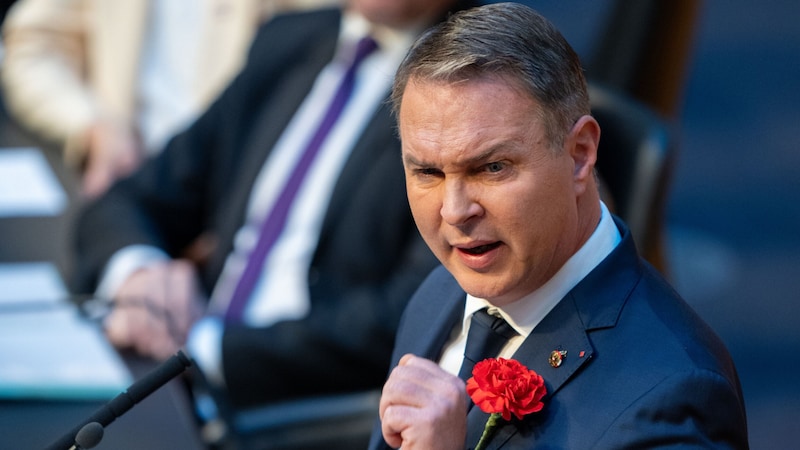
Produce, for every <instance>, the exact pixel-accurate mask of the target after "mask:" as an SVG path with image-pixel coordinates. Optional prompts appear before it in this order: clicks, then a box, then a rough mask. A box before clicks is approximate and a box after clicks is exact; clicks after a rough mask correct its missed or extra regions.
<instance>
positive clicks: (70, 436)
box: [47, 350, 192, 450]
mask: <svg viewBox="0 0 800 450" xmlns="http://www.w3.org/2000/svg"><path fill="white" fill-rule="evenodd" d="M191 365H192V363H191V361H190V360H189V358H188V357H187V356H186V355H185V354H184V353H183V352H182V351H180V350H178V353H176V354H174V355H172V356H171V357H169V359H167V360H166V361H164V362H163V363H161V364H160V365H159V366H158V367H156V368H155V369H153V370H152V371H150V372H149V373H148V374H147V375H145V376H144V377H142V378H141V379H140V380H139V381H136V382H135V383H133V384H132V385H130V387H128V389H127V390H126V391H125V392H122V393H120V394H119V395H117V396H116V397H114V398H113V399H111V401H109V402H108V403H106V404H105V405H104V406H102V407H101V408H100V409H98V410H97V411H95V413H94V414H92V415H91V416H90V417H89V418H88V419H86V420H84V421H83V422H81V423H80V424H79V425H78V426H76V427H75V428H73V429H72V430H70V431H69V432H68V433H67V434H65V435H63V436H61V438H60V439H58V440H57V441H55V442H54V443H52V444H50V446H49V447H47V449H48V450H66V449H73V448H82V447H81V446H80V445H79V444H80V443H77V442H76V437H77V435H78V434H79V433H80V432H81V431H82V430H83V429H84V427H86V426H87V425H88V424H90V423H92V422H96V423H97V424H99V425H100V427H101V428H105V427H107V426H108V425H109V424H111V422H113V421H114V420H116V418H117V417H120V416H122V415H123V414H125V413H126V412H127V411H128V410H129V409H131V408H132V407H133V405H135V404H136V403H139V402H140V401H142V400H144V399H145V398H146V397H147V396H148V395H150V394H152V393H153V392H155V391H156V390H157V389H159V388H160V387H161V386H163V385H165V384H167V382H168V381H170V380H171V379H173V378H175V377H176V376H178V375H180V374H181V373H182V372H183V371H185V370H186V369H187V368H188V367H189V366H191ZM84 433H86V431H84ZM100 438H102V432H101V433H100ZM98 442H99V439H98ZM95 445H97V443H95ZM87 448H91V447H87Z"/></svg>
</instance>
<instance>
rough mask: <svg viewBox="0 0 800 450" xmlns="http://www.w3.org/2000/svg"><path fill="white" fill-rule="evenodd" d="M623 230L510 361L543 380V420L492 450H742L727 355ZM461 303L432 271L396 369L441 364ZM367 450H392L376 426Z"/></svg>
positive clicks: (741, 422)
mask: <svg viewBox="0 0 800 450" xmlns="http://www.w3.org/2000/svg"><path fill="white" fill-rule="evenodd" d="M617 225H618V227H619V228H620V230H621V232H622V234H623V238H622V242H621V243H620V245H619V246H618V247H617V248H616V249H615V250H614V251H613V252H612V253H611V254H610V255H609V256H608V257H607V258H606V259H605V260H604V261H603V262H602V263H601V264H600V265H599V266H598V267H596V268H595V269H594V270H593V271H592V272H591V273H590V274H589V275H588V276H587V277H586V278H585V279H584V280H582V281H581V282H580V283H579V284H578V285H577V286H576V287H575V288H574V289H572V291H570V293H569V294H567V296H566V297H564V298H563V299H562V300H561V302H560V303H559V304H558V305H557V306H556V307H555V308H554V309H553V310H552V311H551V312H550V313H549V314H548V315H547V316H546V317H545V318H544V319H543V320H542V322H541V323H540V324H539V325H538V326H537V327H536V328H535V329H534V330H533V332H532V333H531V335H530V336H529V337H528V338H527V339H526V340H525V341H524V343H523V344H522V346H521V347H520V349H519V350H518V351H517V352H516V354H515V355H514V358H515V359H517V360H519V361H520V362H521V363H522V364H524V365H526V366H527V367H528V368H530V369H532V370H535V371H536V372H538V373H539V374H540V375H541V376H542V377H543V378H544V380H545V384H546V387H547V391H548V394H547V396H546V397H545V399H544V403H545V406H544V409H543V410H542V411H541V412H539V413H534V414H532V415H530V416H527V417H526V419H524V420H523V421H512V422H510V423H506V424H505V425H504V426H503V427H502V428H500V429H499V431H498V432H497V434H496V435H495V436H494V438H493V439H492V440H491V443H490V445H489V448H502V449H523V448H524V449H531V448H541V449H588V448H608V449H621V448H651V447H660V446H665V447H668V446H681V447H682V448H683V447H696V448H709V447H714V448H738V449H741V448H747V446H748V442H747V425H746V419H745V410H744V403H743V399H742V392H741V388H740V385H739V381H738V376H737V374H736V370H735V368H734V364H733V361H732V360H731V358H730V356H729V354H728V351H727V350H726V348H725V346H724V345H723V343H722V342H721V341H720V340H719V338H718V337H717V336H716V335H715V334H714V332H713V331H712V330H711V329H710V328H709V327H708V326H707V325H706V324H705V323H704V322H703V321H702V320H701V319H700V318H699V317H698V316H697V315H696V314H695V312H694V311H693V310H692V309H691V308H690V307H689V306H688V305H687V304H686V303H685V302H684V301H683V300H682V299H681V298H680V297H679V295H678V294H677V293H676V292H675V291H674V290H673V289H672V288H671V287H670V286H669V285H668V284H667V283H666V282H665V281H664V280H663V279H662V277H661V276H660V275H659V274H658V273H657V272H656V271H655V270H654V269H653V268H652V267H650V266H649V265H648V264H647V263H646V262H644V261H643V260H642V259H641V258H640V257H639V256H638V254H637V251H636V248H635V245H634V243H633V240H632V238H631V235H630V233H629V231H628V230H627V228H626V227H625V226H624V225H623V224H622V223H621V222H619V221H618V222H617ZM465 295H466V294H465V293H464V291H463V290H462V289H461V288H460V287H459V285H458V283H457V282H456V280H455V279H454V278H453V277H452V276H451V275H450V274H449V273H448V272H447V271H446V270H445V269H444V268H441V267H440V268H438V269H436V270H434V272H432V274H431V275H430V276H429V277H428V278H427V280H426V281H425V282H424V283H423V285H422V286H421V287H420V289H419V290H418V291H417V293H416V294H415V295H414V297H413V298H412V300H411V302H410V303H409V306H408V307H407V309H406V312H405V314H404V316H403V319H402V322H401V326H400V329H399V332H398V337H397V341H396V346H395V351H394V354H393V358H392V363H393V366H394V365H396V363H397V361H398V360H399V358H400V357H401V356H402V355H403V354H406V353H413V354H416V355H419V356H424V357H427V358H430V359H433V360H438V358H439V357H440V356H441V352H442V347H443V345H444V344H445V342H446V340H447V338H448V336H449V335H450V333H451V331H452V329H453V327H454V326H456V324H457V322H459V321H460V320H461V318H462V316H463V308H464V300H465ZM553 350H565V351H567V355H566V358H565V359H564V361H563V364H562V365H561V366H560V367H558V368H554V367H552V366H551V365H550V364H549V362H548V359H549V356H550V353H551V352H552V351H553ZM487 418H488V415H487V414H485V413H483V412H482V411H481V410H480V409H479V408H476V407H474V408H472V409H471V411H470V412H469V414H468V432H467V441H466V443H467V445H468V446H470V447H472V446H474V445H475V444H477V442H478V439H479V437H480V435H481V433H482V431H483V426H484V424H485V423H486V419H487ZM370 448H371V449H379V448H386V444H385V443H384V442H383V439H382V438H381V436H380V429H379V428H377V427H376V429H375V432H374V433H373V436H372V442H371V445H370Z"/></svg>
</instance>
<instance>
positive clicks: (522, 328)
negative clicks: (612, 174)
mask: <svg viewBox="0 0 800 450" xmlns="http://www.w3.org/2000/svg"><path fill="white" fill-rule="evenodd" d="M600 209H601V215H600V223H598V224H597V227H596V228H595V230H594V232H593V233H592V235H591V236H589V239H588V240H587V241H586V243H584V244H583V246H582V247H581V248H580V249H579V250H578V251H577V252H575V254H574V255H572V256H571V257H570V258H569V259H568V260H567V262H566V263H564V265H563V266H562V267H561V269H559V270H558V272H556V274H555V275H554V276H553V277H552V278H550V280H548V281H547V282H546V283H545V284H544V285H542V287H540V288H539V289H537V290H535V291H533V292H531V293H530V294H528V295H526V296H525V297H523V298H521V299H519V300H517V301H516V302H514V303H511V304H509V305H506V306H504V307H503V308H502V309H500V308H498V307H496V306H494V305H492V304H491V303H489V302H488V301H487V300H485V299H481V298H477V297H473V296H471V295H469V294H467V301H466V305H465V308H464V323H463V324H462V329H466V322H467V321H468V320H470V319H471V318H472V314H473V313H475V311H478V310H479V309H482V308H486V307H488V308H489V313H490V314H495V315H500V316H502V317H503V319H505V320H506V322H508V323H509V325H511V326H512V327H513V328H514V330H516V331H517V333H519V334H520V335H521V336H524V337H527V336H528V335H529V334H530V333H531V331H533V329H534V327H536V325H538V324H539V322H541V320H542V319H543V318H544V317H545V316H546V315H547V314H548V313H549V312H550V311H551V310H552V309H553V308H554V307H555V306H556V305H557V304H558V302H560V301H561V299H562V298H564V297H565V296H566V295H567V293H569V291H570V290H572V288H574V287H575V286H576V285H577V284H578V283H579V282H580V281H581V280H582V279H583V278H584V277H586V275H588V274H589V272H591V271H592V270H594V268H595V267H597V265H599V264H600V263H601V262H602V261H603V260H604V259H605V258H606V257H607V256H608V255H609V254H610V253H611V252H612V251H613V250H614V248H615V247H616V246H617V245H618V244H619V242H620V241H621V240H622V237H621V235H620V233H619V230H618V229H617V227H616V225H615V224H614V220H613V218H612V217H611V213H610V212H609V211H608V208H607V207H606V205H605V203H603V202H602V201H601V202H600Z"/></svg>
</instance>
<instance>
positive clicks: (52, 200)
mask: <svg viewBox="0 0 800 450" xmlns="http://www.w3.org/2000/svg"><path fill="white" fill-rule="evenodd" d="M66 206H67V194H66V192H64V188H63V187H62V186H61V183H59V181H58V178H57V177H56V176H55V174H54V173H53V171H52V169H51V168H50V165H49V164H48V163H47V159H46V158H45V157H44V155H43V154H42V152H41V151H39V150H38V149H36V148H3V149H0V217H24V216H57V215H59V214H61V212H62V211H63V210H64V208H66Z"/></svg>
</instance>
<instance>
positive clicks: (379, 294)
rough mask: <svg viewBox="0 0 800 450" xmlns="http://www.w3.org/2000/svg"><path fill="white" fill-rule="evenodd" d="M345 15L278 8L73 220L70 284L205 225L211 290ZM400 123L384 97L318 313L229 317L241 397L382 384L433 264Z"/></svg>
mask: <svg viewBox="0 0 800 450" xmlns="http://www.w3.org/2000/svg"><path fill="white" fill-rule="evenodd" d="M340 17H341V13H340V12H339V11H338V10H325V11H316V12H310V13H301V14H293V15H287V16H280V17H277V18H276V19H274V20H273V21H272V22H271V23H269V24H267V25H266V26H264V27H263V28H262V29H261V30H260V32H259V34H258V35H257V37H256V39H255V41H254V44H253V47H252V49H251V54H250V59H249V61H248V64H247V66H246V67H245V69H244V70H243V72H242V73H241V74H240V75H239V76H238V77H237V78H236V79H235V80H234V81H233V83H232V85H231V86H230V87H229V88H228V89H227V90H226V91H225V92H224V93H223V94H222V95H221V97H220V98H219V99H218V100H217V101H216V102H215V103H214V104H213V105H212V106H211V107H210V109H209V111H208V112H207V113H206V114H204V115H203V116H202V117H200V118H199V119H198V121H197V122H196V123H195V124H193V125H192V126H191V128H190V129H188V131H186V132H184V133H182V134H180V135H178V136H177V137H176V138H174V139H173V140H172V141H171V142H170V143H169V144H168V146H167V148H166V149H165V151H164V152H163V153H162V154H161V155H159V156H158V157H157V158H156V159H153V160H151V161H148V162H147V163H146V164H145V165H144V166H143V168H142V169H141V171H140V172H138V173H136V174H135V175H134V176H133V177H132V178H129V179H126V180H123V181H122V182H120V183H118V184H117V185H116V186H114V187H113V188H112V189H111V190H110V191H109V193H108V195H106V196H105V197H103V198H102V199H100V200H99V201H98V202H96V203H95V204H93V205H90V206H89V207H88V208H87V209H86V210H85V211H84V212H83V214H82V216H81V217H80V221H79V224H78V229H77V254H78V260H77V266H78V271H77V278H78V279H77V280H76V284H75V290H76V291H78V292H88V291H90V290H93V289H94V285H95V283H96V282H97V278H98V276H99V273H100V271H101V270H102V268H103V266H104V265H105V264H106V263H107V261H108V260H109V258H110V257H111V255H112V254H113V253H114V252H116V251H117V250H119V249H121V248H123V247H125V246H128V245H132V244H148V245H154V246H157V247H160V248H162V249H164V250H166V251H167V252H168V253H169V254H170V255H172V256H174V257H179V256H180V255H181V253H182V252H183V251H184V249H185V248H186V247H187V246H188V245H190V244H191V243H192V242H193V241H195V240H196V239H197V238H198V236H200V235H201V234H203V233H208V232H211V233H212V234H213V235H214V236H215V237H216V238H217V240H218V247H217V248H216V250H215V251H214V253H213V254H212V255H211V257H210V259H209V261H208V262H207V264H205V265H204V266H203V267H202V278H203V283H204V285H205V288H206V289H207V290H209V291H210V289H211V288H212V286H213V285H214V283H215V282H216V280H217V278H218V277H219V274H220V272H221V270H222V266H223V263H224V261H225V258H226V256H227V255H228V254H229V253H230V251H231V249H232V245H233V236H234V234H235V233H236V231H237V230H238V229H239V228H240V227H241V225H242V223H243V221H244V218H245V209H246V203H247V201H248V196H249V194H250V191H251V188H252V186H253V183H254V180H255V178H256V176H257V175H258V172H259V171H260V170H261V167H262V165H263V163H264V161H265V159H266V158H267V156H268V153H269V151H270V150H271V149H272V148H273V145H274V143H275V141H276V140H277V139H278V138H279V136H280V135H281V133H282V131H283V129H284V128H285V127H286V124H287V123H288V122H289V121H290V119H291V117H292V115H293V114H294V112H295V110H296V109H297V108H298V106H299V105H300V103H301V102H302V101H303V99H304V98H305V97H306V94H307V93H308V92H309V90H310V89H311V86H312V84H313V82H314V80H315V78H316V76H317V74H318V73H319V72H320V71H321V70H322V68H323V67H324V66H325V64H327V63H328V62H329V61H330V60H331V58H332V56H333V54H334V51H335V46H336V42H337V38H338V33H339V27H340ZM403 177H404V172H403V167H402V161H401V157H400V143H399V141H398V140H397V137H396V133H395V129H394V121H393V119H392V117H391V116H390V113H389V110H388V106H387V105H386V104H382V105H381V107H380V109H379V111H378V112H377V113H376V114H375V116H374V117H373V118H372V121H371V123H370V124H369V125H368V126H367V128H366V130H365V131H364V133H363V134H362V136H361V137H360V139H359V141H358V143H357V145H356V147H355V148H354V150H353V151H352V154H351V156H350V157H349V159H348V161H347V162H346V165H345V167H344V169H343V171H342V173H341V175H340V178H339V179H338V181H337V183H336V186H335V189H334V192H333V195H332V199H331V202H330V205H329V206H328V208H327V211H326V213H325V217H324V222H323V226H322V231H321V236H320V240H319V244H318V246H317V248H316V251H315V254H314V257H313V262H312V267H311V269H310V271H309V275H308V280H309V288H310V299H311V304H312V307H311V312H310V316H309V317H307V318H305V319H302V320H297V321H285V322H281V323H278V324H276V325H275V326H271V327H269V328H257V329H249V328H243V327H229V328H227V329H226V332H225V335H224V343H223V362H224V370H225V376H226V380H227V383H228V386H229V394H230V397H231V399H232V400H233V401H234V404H237V405H247V404H253V403H261V402H264V401H272V400H276V399H280V398H284V397H297V396H303V395H311V394H317V393H327V392H332V391H347V390H356V389H363V388H377V387H380V385H381V384H382V382H383V380H384V377H385V374H386V371H387V370H388V364H389V356H390V354H391V349H392V345H393V340H394V335H395V331H396V327H397V324H398V322H399V318H400V316H401V314H402V311H403V308H404V307H405V305H406V303H407V301H408V299H409V298H410V297H411V294H413V292H414V289H416V287H417V286H418V285H419V284H420V283H421V282H422V280H423V279H424V277H425V275H426V274H427V273H428V272H429V271H430V270H431V269H432V268H433V267H434V265H435V263H436V261H435V258H434V257H433V256H432V254H431V253H430V251H429V250H428V249H427V247H426V246H425V245H424V243H423V242H422V240H421V238H420V237H419V235H418V233H417V231H416V228H415V227H414V223H413V220H412V218H411V215H410V211H409V208H408V203H407V200H406V194H405V183H404V179H403Z"/></svg>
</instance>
